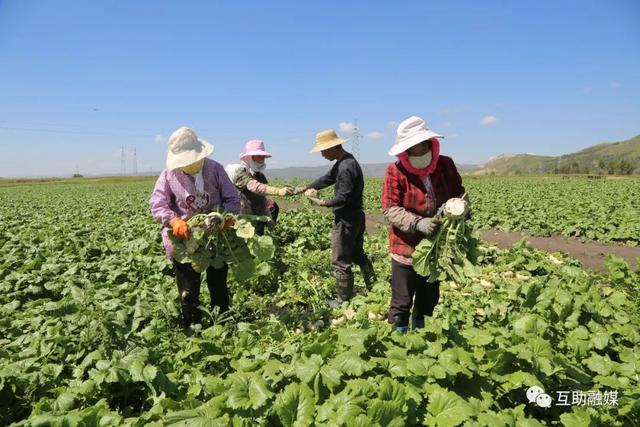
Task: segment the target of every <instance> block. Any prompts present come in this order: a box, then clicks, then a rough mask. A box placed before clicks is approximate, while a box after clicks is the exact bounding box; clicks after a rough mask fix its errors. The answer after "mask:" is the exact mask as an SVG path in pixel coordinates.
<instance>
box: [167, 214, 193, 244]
mask: <svg viewBox="0 0 640 427" xmlns="http://www.w3.org/2000/svg"><path fill="white" fill-rule="evenodd" d="M169 225H170V226H171V228H172V229H173V230H172V231H173V235H174V236H178V237H179V238H181V239H183V240H189V239H190V238H191V236H189V224H187V222H186V221H184V220H183V219H181V218H177V217H176V218H173V219H172V220H171V221H169Z"/></svg>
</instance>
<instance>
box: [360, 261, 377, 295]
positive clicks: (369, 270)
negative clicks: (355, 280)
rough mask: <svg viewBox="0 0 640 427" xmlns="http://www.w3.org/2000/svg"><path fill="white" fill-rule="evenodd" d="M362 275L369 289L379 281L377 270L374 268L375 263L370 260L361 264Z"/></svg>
mask: <svg viewBox="0 0 640 427" xmlns="http://www.w3.org/2000/svg"><path fill="white" fill-rule="evenodd" d="M360 271H361V272H362V277H363V278H364V284H365V285H367V289H371V288H372V287H373V284H374V283H375V282H377V281H378V277H377V276H376V271H375V270H374V269H373V264H371V261H370V260H367V263H366V264H363V265H361V266H360Z"/></svg>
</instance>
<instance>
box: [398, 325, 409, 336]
mask: <svg viewBox="0 0 640 427" xmlns="http://www.w3.org/2000/svg"><path fill="white" fill-rule="evenodd" d="M396 332H398V333H401V334H403V335H404V334H406V333H407V332H409V327H408V326H396Z"/></svg>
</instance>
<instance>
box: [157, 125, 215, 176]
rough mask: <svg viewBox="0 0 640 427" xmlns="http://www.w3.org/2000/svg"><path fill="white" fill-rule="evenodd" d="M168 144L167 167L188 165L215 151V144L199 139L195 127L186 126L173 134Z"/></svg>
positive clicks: (175, 167)
mask: <svg viewBox="0 0 640 427" xmlns="http://www.w3.org/2000/svg"><path fill="white" fill-rule="evenodd" d="M167 145H168V148H169V150H168V152H167V169H178V168H182V167H184V166H188V165H190V164H192V163H195V162H197V161H198V160H201V159H204V158H205V157H207V156H210V155H211V153H213V145H211V144H209V143H208V142H207V141H204V140H202V139H198V136H197V135H196V133H195V132H194V131H193V129H191V128H188V127H184V126H183V127H181V128H179V129H178V130H176V131H175V132H173V133H172V134H171V136H170V137H169V141H167Z"/></svg>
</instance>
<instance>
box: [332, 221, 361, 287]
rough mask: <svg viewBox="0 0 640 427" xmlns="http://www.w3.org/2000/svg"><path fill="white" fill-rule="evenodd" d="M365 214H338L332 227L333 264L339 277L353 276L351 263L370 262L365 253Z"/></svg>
mask: <svg viewBox="0 0 640 427" xmlns="http://www.w3.org/2000/svg"><path fill="white" fill-rule="evenodd" d="M364 229H365V215H364V212H363V211H360V212H356V213H354V215H353V216H349V217H346V216H345V217H343V216H340V217H338V216H336V217H335V219H334V222H333V227H332V229H331V265H332V266H333V269H334V271H335V272H336V275H337V276H338V277H353V272H352V271H351V265H352V264H354V263H355V264H357V265H360V266H362V265H368V264H370V261H369V258H368V257H367V254H365V253H364Z"/></svg>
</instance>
